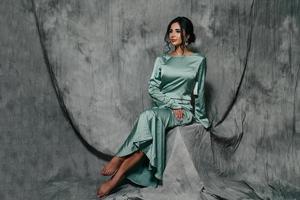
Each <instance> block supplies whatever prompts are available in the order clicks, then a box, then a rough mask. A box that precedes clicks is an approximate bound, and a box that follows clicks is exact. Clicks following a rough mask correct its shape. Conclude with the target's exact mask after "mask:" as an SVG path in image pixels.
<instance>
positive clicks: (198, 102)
mask: <svg viewBox="0 0 300 200" xmlns="http://www.w3.org/2000/svg"><path fill="white" fill-rule="evenodd" d="M205 76H206V58H203V60H202V61H201V63H200V66H199V70H198V74H197V76H196V84H195V88H194V91H193V94H194V95H195V102H194V108H195V121H196V122H198V123H201V124H202V125H203V126H204V127H205V128H208V127H209V126H210V122H209V120H208V118H207V115H206V110H205V98H204V82H205Z"/></svg>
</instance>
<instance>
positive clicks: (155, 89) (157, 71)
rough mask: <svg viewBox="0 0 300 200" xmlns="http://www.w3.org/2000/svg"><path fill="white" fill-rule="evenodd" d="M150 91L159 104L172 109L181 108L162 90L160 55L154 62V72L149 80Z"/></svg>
mask: <svg viewBox="0 0 300 200" xmlns="http://www.w3.org/2000/svg"><path fill="white" fill-rule="evenodd" d="M148 92H149V95H150V96H151V98H152V100H153V101H154V102H155V103H156V104H157V105H158V106H166V107H169V108H171V109H179V108H181V106H180V105H179V104H178V103H177V102H176V101H175V100H174V99H172V98H170V97H169V96H168V95H166V94H164V93H162V92H161V65H160V58H159V57H157V58H156V59H155V62H154V68H153V72H152V74H151V77H150V80H149V82H148Z"/></svg>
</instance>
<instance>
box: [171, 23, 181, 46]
mask: <svg viewBox="0 0 300 200" xmlns="http://www.w3.org/2000/svg"><path fill="white" fill-rule="evenodd" d="M180 33H181V30H180V25H179V24H178V22H175V23H173V24H172V25H171V27H170V29H169V40H170V41H171V43H172V44H173V45H174V46H178V45H180V44H181V43H182V39H181V36H180Z"/></svg>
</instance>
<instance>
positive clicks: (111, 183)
mask: <svg viewBox="0 0 300 200" xmlns="http://www.w3.org/2000/svg"><path fill="white" fill-rule="evenodd" d="M144 155H145V154H144V152H142V151H136V152H135V153H133V154H131V155H130V156H129V157H127V158H125V159H124V161H123V162H122V164H121V166H120V167H119V169H118V170H117V172H116V174H115V175H114V176H113V177H112V178H111V179H109V180H108V181H105V182H104V183H103V184H102V185H101V186H100V187H99V188H98V190H97V196H98V197H100V198H101V197H103V196H106V195H107V194H109V192H110V191H111V190H112V189H113V188H114V187H116V186H117V185H118V183H120V181H121V180H122V179H123V178H124V177H125V173H126V172H127V171H128V170H129V169H131V168H132V167H133V166H135V165H136V164H137V163H138V162H139V161H140V160H141V159H142V158H143V156H144Z"/></svg>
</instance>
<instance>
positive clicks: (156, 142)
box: [115, 53, 210, 187]
mask: <svg viewBox="0 0 300 200" xmlns="http://www.w3.org/2000/svg"><path fill="white" fill-rule="evenodd" d="M205 75H206V59H205V57H203V56H201V55H200V54H198V53H193V54H192V55H189V56H170V55H168V54H163V55H162V56H159V57H157V58H156V59H155V62H154V68H153V72H152V74H151V77H150V80H149V82H148V92H149V95H150V96H151V98H152V100H153V104H154V105H153V107H152V108H150V109H147V110H145V111H144V112H142V113H141V114H140V115H139V117H138V118H137V120H136V121H135V123H134V127H133V129H132V131H131V132H130V134H129V135H128V137H127V139H126V140H125V141H124V143H123V144H122V145H121V147H120V148H119V150H118V151H117V153H116V154H115V156H119V157H122V156H126V155H129V154H132V153H133V152H135V151H137V150H141V151H143V152H144V153H145V155H146V157H145V159H143V160H142V161H141V162H139V163H138V164H137V165H136V166H135V167H134V168H132V169H131V170H130V171H128V172H127V173H126V178H127V179H129V180H131V181H132V182H134V183H136V184H138V185H141V186H155V187H156V186H157V185H158V184H162V177H163V171H164V169H165V166H166V131H167V130H168V129H170V128H174V127H176V126H182V125H187V124H190V123H193V122H194V123H201V124H202V125H203V126H204V127H205V128H208V127H209V126H210V122H209V120H208V118H207V116H206V112H205V102H204V81H205ZM191 95H194V97H195V101H194V103H193V105H192V103H191V99H192V98H191ZM179 108H182V109H183V110H184V117H183V118H182V119H181V120H179V119H177V118H176V117H175V115H174V113H173V110H174V109H179ZM193 108H194V109H193Z"/></svg>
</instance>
